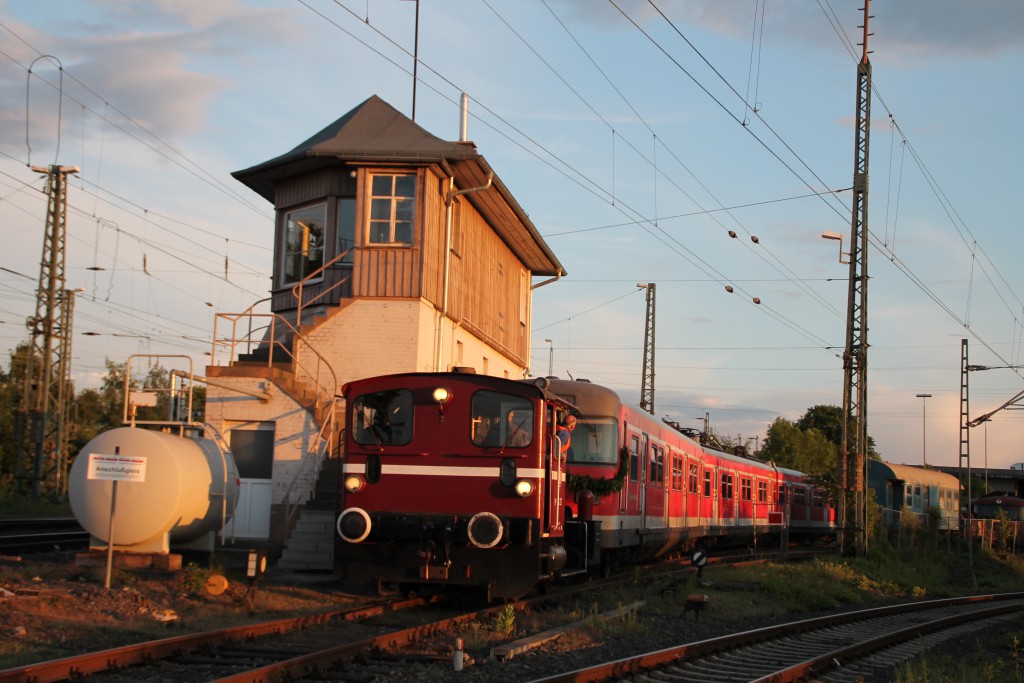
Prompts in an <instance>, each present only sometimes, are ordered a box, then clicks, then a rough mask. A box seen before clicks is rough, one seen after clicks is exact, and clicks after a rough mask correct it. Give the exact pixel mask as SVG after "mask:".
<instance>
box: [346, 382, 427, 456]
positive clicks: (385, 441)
mask: <svg viewBox="0 0 1024 683" xmlns="http://www.w3.org/2000/svg"><path fill="white" fill-rule="evenodd" d="M352 424H353V433H352V438H353V439H355V441H356V443H359V444H363V445H367V446H371V445H377V446H402V445H405V444H407V443H409V442H410V441H411V440H412V392H410V391H409V390H408V389H390V390H388V391H378V392H376V393H373V394H364V395H362V396H359V397H357V398H356V399H355V400H354V401H353V402H352Z"/></svg>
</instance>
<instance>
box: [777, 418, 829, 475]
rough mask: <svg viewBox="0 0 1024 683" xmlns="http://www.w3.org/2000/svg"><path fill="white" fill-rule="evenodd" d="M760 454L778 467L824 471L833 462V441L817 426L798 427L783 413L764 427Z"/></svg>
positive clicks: (825, 471) (804, 470) (813, 471)
mask: <svg viewBox="0 0 1024 683" xmlns="http://www.w3.org/2000/svg"><path fill="white" fill-rule="evenodd" d="M761 455H762V457H763V458H764V459H765V460H771V461H772V462H774V463H775V464H776V465H778V466H780V467H788V468H791V469H795V470H800V471H801V472H806V473H808V474H814V475H826V474H828V473H830V472H831V471H832V470H834V469H835V466H836V448H835V445H834V444H832V443H831V442H830V441H829V440H828V439H827V438H825V436H824V435H823V434H822V433H821V432H819V431H818V430H817V429H814V428H808V429H801V428H800V427H799V426H798V425H796V424H794V423H792V422H790V421H789V420H787V419H785V418H783V417H778V418H775V422H773V423H772V425H771V427H769V428H768V436H767V438H765V441H764V448H762V449H761Z"/></svg>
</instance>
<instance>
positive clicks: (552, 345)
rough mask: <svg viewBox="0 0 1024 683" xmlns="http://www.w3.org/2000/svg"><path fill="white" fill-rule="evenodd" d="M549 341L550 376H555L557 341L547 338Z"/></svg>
mask: <svg viewBox="0 0 1024 683" xmlns="http://www.w3.org/2000/svg"><path fill="white" fill-rule="evenodd" d="M544 341H546V342H547V343H548V345H549V346H548V377H554V376H555V342H553V341H552V340H550V339H545V340H544Z"/></svg>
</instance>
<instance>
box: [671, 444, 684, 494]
mask: <svg viewBox="0 0 1024 683" xmlns="http://www.w3.org/2000/svg"><path fill="white" fill-rule="evenodd" d="M672 490H673V491H682V490H683V458H682V456H680V455H677V454H676V453H673V454H672Z"/></svg>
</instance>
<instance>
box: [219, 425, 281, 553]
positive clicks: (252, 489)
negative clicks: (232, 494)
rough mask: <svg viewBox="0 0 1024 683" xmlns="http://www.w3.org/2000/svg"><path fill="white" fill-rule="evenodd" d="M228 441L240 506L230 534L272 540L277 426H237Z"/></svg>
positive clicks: (233, 427)
mask: <svg viewBox="0 0 1024 683" xmlns="http://www.w3.org/2000/svg"><path fill="white" fill-rule="evenodd" d="M228 442H229V443H230V444H231V454H232V455H233V456H234V458H235V465H236V466H237V467H238V477H239V489H238V505H237V507H236V508H235V517H234V521H233V523H232V526H231V527H230V528H229V531H231V532H232V533H233V534H234V536H235V537H236V538H258V539H266V538H270V505H271V503H272V502H273V500H272V492H273V486H272V483H273V470H274V423H273V422H239V423H236V424H234V425H233V426H232V427H231V431H230V432H229V433H228Z"/></svg>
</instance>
